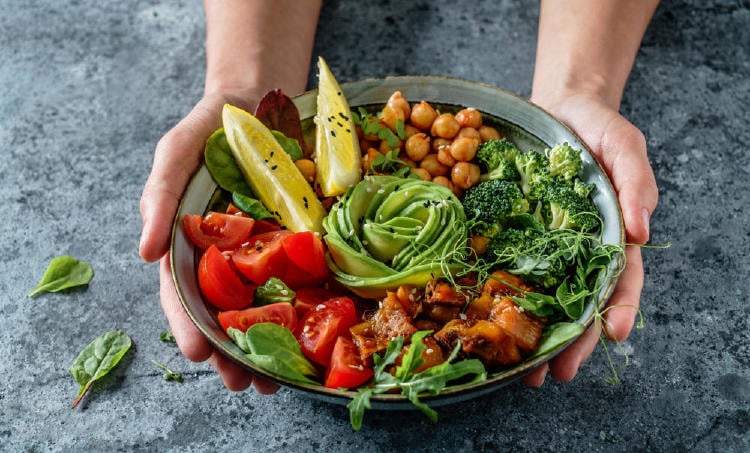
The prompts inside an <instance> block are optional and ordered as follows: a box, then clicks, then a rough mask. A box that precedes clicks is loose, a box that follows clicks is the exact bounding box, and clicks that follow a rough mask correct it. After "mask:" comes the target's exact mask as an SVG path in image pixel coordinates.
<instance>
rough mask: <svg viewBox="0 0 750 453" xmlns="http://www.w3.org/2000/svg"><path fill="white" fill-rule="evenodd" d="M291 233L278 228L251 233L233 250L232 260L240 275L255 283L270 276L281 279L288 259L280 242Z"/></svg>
mask: <svg viewBox="0 0 750 453" xmlns="http://www.w3.org/2000/svg"><path fill="white" fill-rule="evenodd" d="M292 234H294V233H292V232H291V231H288V230H278V231H271V232H268V233H261V234H256V235H253V236H252V237H251V238H250V239H248V240H247V243H246V244H245V245H243V246H242V247H241V248H239V249H237V250H235V251H234V253H233V254H232V262H233V263H234V265H235V267H237V270H238V271H240V273H241V274H242V275H244V276H245V277H247V278H248V279H250V280H251V281H252V282H253V283H255V284H257V285H262V284H264V283H265V282H266V281H267V280H268V279H269V278H271V277H276V278H279V279H282V280H283V279H284V276H285V273H286V268H287V265H288V263H289V259H288V258H287V256H286V253H284V247H283V246H282V245H281V243H282V239H284V237H286V236H290V235H292ZM285 283H286V282H285Z"/></svg>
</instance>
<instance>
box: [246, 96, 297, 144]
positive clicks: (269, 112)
mask: <svg viewBox="0 0 750 453" xmlns="http://www.w3.org/2000/svg"><path fill="white" fill-rule="evenodd" d="M254 115H255V117H256V118H258V120H259V121H260V122H261V123H263V124H264V125H265V126H266V127H267V128H269V129H271V130H276V131H279V132H281V133H282V134H284V135H285V136H287V137H289V138H291V139H294V140H296V141H297V143H298V144H299V146H300V148H301V150H302V154H303V155H307V154H309V153H308V152H307V151H308V150H307V144H306V143H305V139H304V138H303V135H302V120H301V119H300V116H299V110H298V109H297V106H296V105H295V104H294V101H292V99H291V98H290V97H289V96H287V95H286V94H284V93H283V92H282V91H281V90H278V89H277V90H272V91H269V92H268V93H266V95H265V96H263V98H262V99H261V100H260V102H258V106H257V107H256V108H255V113H254Z"/></svg>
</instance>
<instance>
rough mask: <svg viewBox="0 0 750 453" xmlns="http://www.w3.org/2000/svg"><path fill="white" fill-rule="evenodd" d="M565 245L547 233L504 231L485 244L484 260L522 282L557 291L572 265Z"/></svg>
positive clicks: (527, 230) (530, 230)
mask: <svg viewBox="0 0 750 453" xmlns="http://www.w3.org/2000/svg"><path fill="white" fill-rule="evenodd" d="M563 247H567V244H565V243H561V242H559V241H557V239H556V238H555V237H554V236H552V235H551V234H550V233H549V232H546V233H541V232H539V231H538V230H534V229H525V230H519V229H515V228H507V229H505V230H503V231H501V232H500V233H499V234H497V235H496V236H495V237H493V238H492V239H491V240H490V242H489V243H488V244H487V251H486V252H485V255H484V257H485V258H484V259H485V260H486V261H489V262H491V263H492V265H493V268H502V269H505V270H507V271H508V272H510V273H512V274H515V275H518V276H519V277H521V278H522V279H523V280H524V281H525V282H527V283H531V284H533V285H537V286H541V287H543V288H545V289H551V288H555V287H557V286H558V285H559V284H560V283H561V282H562V281H563V280H564V279H565V277H566V276H567V275H568V272H569V270H570V266H571V264H572V263H573V260H572V257H571V254H570V253H568V250H567V249H566V248H563Z"/></svg>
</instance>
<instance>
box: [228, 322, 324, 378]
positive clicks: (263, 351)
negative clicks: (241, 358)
mask: <svg viewBox="0 0 750 453" xmlns="http://www.w3.org/2000/svg"><path fill="white" fill-rule="evenodd" d="M227 334H228V335H229V337H230V338H231V339H232V340H234V342H235V343H236V344H237V346H239V347H240V349H242V350H243V351H244V352H245V353H246V357H247V358H248V359H249V360H250V361H251V362H253V363H254V364H256V365H258V366H259V367H261V368H263V369H264V370H266V371H268V372H270V373H273V374H277V375H279V376H281V377H283V378H286V379H289V380H291V381H296V382H303V383H308V384H319V383H318V382H316V381H314V380H313V379H310V377H315V376H317V370H316V369H315V367H314V366H313V365H312V364H311V363H310V361H309V360H307V358H306V357H305V355H304V354H303V353H302V349H300V346H299V343H297V339H296V338H294V335H292V332H290V331H289V329H287V328H286V327H283V326H280V325H278V324H274V323H271V322H262V323H258V324H254V325H252V326H250V328H249V329H247V332H245V333H243V332H242V331H241V330H239V329H234V328H231V327H230V328H229V329H228V330H227Z"/></svg>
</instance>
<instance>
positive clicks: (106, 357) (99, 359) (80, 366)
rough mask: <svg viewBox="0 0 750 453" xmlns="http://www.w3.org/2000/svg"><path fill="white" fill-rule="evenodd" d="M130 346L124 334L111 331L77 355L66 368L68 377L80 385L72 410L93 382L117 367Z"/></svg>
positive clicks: (128, 338) (127, 337)
mask: <svg viewBox="0 0 750 453" xmlns="http://www.w3.org/2000/svg"><path fill="white" fill-rule="evenodd" d="M131 345H132V341H131V340H130V337H129V336H128V335H127V334H126V333H125V332H121V331H119V330H113V331H110V332H106V333H104V334H102V335H100V336H99V337H97V338H95V339H94V341H92V342H91V343H89V345H88V346H86V347H85V348H84V349H83V351H81V353H80V354H78V357H76V359H75V360H74V361H73V364H72V365H70V368H68V372H69V373H70V375H71V376H73V379H75V380H76V382H77V383H78V384H79V385H80V388H79V389H78V395H77V396H76V399H75V401H73V408H75V407H76V406H78V403H79V402H80V401H81V399H83V397H84V395H85V394H86V393H87V392H88V391H89V389H91V387H92V386H93V385H94V382H96V381H97V380H99V379H101V378H102V377H104V376H106V375H107V374H108V373H109V372H110V371H111V370H112V369H113V368H114V367H115V366H117V364H118V363H119V362H120V360H121V359H122V358H123V356H125V353H127V352H128V350H130V346H131Z"/></svg>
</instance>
